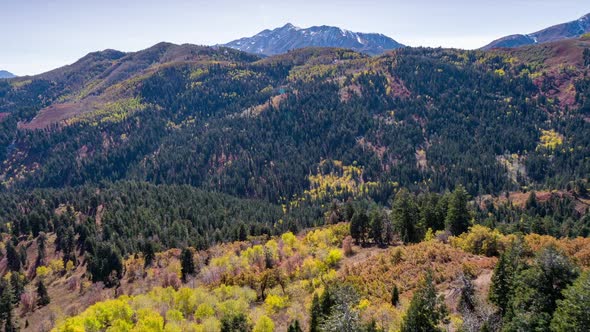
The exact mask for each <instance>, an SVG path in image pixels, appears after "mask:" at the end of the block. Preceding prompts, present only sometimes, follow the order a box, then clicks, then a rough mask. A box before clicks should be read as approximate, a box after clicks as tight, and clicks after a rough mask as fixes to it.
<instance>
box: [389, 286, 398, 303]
mask: <svg viewBox="0 0 590 332" xmlns="http://www.w3.org/2000/svg"><path fill="white" fill-rule="evenodd" d="M398 304H399V289H398V288H397V285H393V289H392V290H391V305H392V306H394V307H397V305H398Z"/></svg>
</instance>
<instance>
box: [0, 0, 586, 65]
mask: <svg viewBox="0 0 590 332" xmlns="http://www.w3.org/2000/svg"><path fill="white" fill-rule="evenodd" d="M588 12H590V4H588V3H587V1H585V0H559V1H555V0H552V1H549V0H536V1H534V0H495V1H492V0H413V1H400V0H356V1H352V0H328V1H321V0H293V1H278V0H275V1H269V0H260V1H247V0H242V1H239V0H216V1H198V0H193V1H188V0H166V1H163V0H162V1H156V0H101V1H90V0H0V13H2V18H0V69H5V70H8V71H11V72H13V73H15V74H18V75H27V74H36V73H41V72H44V71H47V70H50V69H53V68H56V67H60V66H63V65H65V64H69V63H72V62H74V61H76V60H77V59H78V58H80V57H82V56H84V55H85V54H87V53H89V52H92V51H96V50H103V49H107V48H113V49H118V50H122V51H137V50H140V49H144V48H147V47H149V46H151V45H153V44H155V43H157V42H160V41H169V42H174V43H192V44H205V45H210V44H216V43H224V42H228V41H231V40H233V39H237V38H240V37H244V36H250V35H253V34H255V33H257V32H259V31H261V30H263V29H266V28H274V27H278V26H282V25H284V24H285V23H287V22H290V23H293V24H295V25H297V26H300V27H308V26H312V25H323V24H325V25H334V26H339V27H342V28H346V29H349V30H353V31H358V32H379V33H384V34H386V35H388V36H390V37H392V38H394V39H396V40H397V41H399V42H401V43H404V44H407V45H411V46H443V47H458V48H478V47H481V46H483V45H484V44H487V43H488V42H490V41H491V40H493V39H495V38H498V37H501V36H504V35H508V34H513V33H528V32H534V31H536V30H539V29H541V28H544V27H547V26H549V25H553V24H557V23H562V22H565V21H570V20H574V19H577V18H579V17H580V16H582V15H584V14H586V13H588Z"/></svg>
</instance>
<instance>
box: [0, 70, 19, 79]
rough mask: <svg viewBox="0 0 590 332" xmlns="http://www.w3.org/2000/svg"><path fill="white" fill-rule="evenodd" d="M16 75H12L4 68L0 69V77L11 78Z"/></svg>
mask: <svg viewBox="0 0 590 332" xmlns="http://www.w3.org/2000/svg"><path fill="white" fill-rule="evenodd" d="M13 77H16V75H14V74H13V73H11V72H8V71H6V70H0V78H13Z"/></svg>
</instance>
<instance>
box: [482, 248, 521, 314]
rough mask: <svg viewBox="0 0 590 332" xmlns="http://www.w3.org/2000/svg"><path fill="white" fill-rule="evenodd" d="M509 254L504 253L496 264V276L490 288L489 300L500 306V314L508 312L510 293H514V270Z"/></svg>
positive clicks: (493, 277)
mask: <svg viewBox="0 0 590 332" xmlns="http://www.w3.org/2000/svg"><path fill="white" fill-rule="evenodd" d="M508 256H509V253H508V252H506V251H505V252H503V253H502V254H501V255H500V258H499V259H498V263H496V267H495V268H494V274H493V275H492V284H491V286H490V290H489V294H488V298H489V299H490V301H491V302H492V303H494V304H495V305H497V306H498V308H499V309H500V313H504V312H506V308H507V307H508V301H509V300H510V292H511V291H512V283H513V282H512V278H513V277H514V272H515V271H514V269H513V268H512V263H511V262H510V261H509V257H508Z"/></svg>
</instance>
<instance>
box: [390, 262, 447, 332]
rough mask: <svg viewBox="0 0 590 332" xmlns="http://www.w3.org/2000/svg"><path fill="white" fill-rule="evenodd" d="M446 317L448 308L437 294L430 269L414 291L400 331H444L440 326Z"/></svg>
mask: <svg viewBox="0 0 590 332" xmlns="http://www.w3.org/2000/svg"><path fill="white" fill-rule="evenodd" d="M446 317H447V309H446V307H445V304H444V302H443V300H442V299H441V298H439V297H438V296H437V294H436V288H435V287H434V282H433V279H432V271H430V270H429V271H427V273H426V276H425V277H424V278H423V279H422V280H421V282H420V284H419V286H418V289H417V290H416V291H415V292H414V296H413V297H412V301H411V302H410V306H409V308H408V311H407V312H406V316H405V317H404V319H403V321H402V325H401V329H400V331H401V332H415V331H425V332H426V331H442V329H441V328H439V327H438V326H439V324H440V323H442V322H443V321H444V320H445V318H446Z"/></svg>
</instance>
